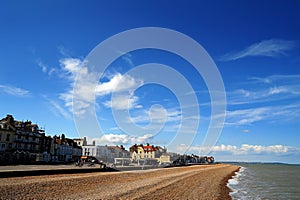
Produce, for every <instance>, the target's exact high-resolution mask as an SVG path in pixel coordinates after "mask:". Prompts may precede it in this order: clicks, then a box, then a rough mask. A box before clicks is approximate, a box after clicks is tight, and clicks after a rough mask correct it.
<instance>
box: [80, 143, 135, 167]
mask: <svg viewBox="0 0 300 200" xmlns="http://www.w3.org/2000/svg"><path fill="white" fill-rule="evenodd" d="M82 155H83V156H93V157H95V158H97V159H98V160H102V161H103V162H110V163H112V162H114V159H115V158H129V157H130V153H129V152H128V151H126V150H125V149H124V148H123V147H122V146H121V147H119V146H95V145H87V146H82Z"/></svg>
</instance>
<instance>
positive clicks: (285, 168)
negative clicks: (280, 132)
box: [227, 163, 300, 200]
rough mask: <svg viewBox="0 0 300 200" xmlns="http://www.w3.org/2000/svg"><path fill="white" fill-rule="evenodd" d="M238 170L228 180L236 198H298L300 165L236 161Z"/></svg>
mask: <svg viewBox="0 0 300 200" xmlns="http://www.w3.org/2000/svg"><path fill="white" fill-rule="evenodd" d="M236 165H239V166H241V168H240V170H239V172H236V174H235V176H233V177H232V179H230V180H229V181H228V185H227V186H228V187H229V188H230V189H231V191H232V192H231V193H230V196H231V197H232V199H233V200H236V199H251V200H252V199H284V200H286V199H300V165H292V164H278V163H272V164H271V163H238V164H236Z"/></svg>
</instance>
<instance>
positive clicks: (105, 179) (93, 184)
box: [0, 164, 239, 199]
mask: <svg viewBox="0 0 300 200" xmlns="http://www.w3.org/2000/svg"><path fill="white" fill-rule="evenodd" d="M238 169H239V167H238V166H234V165H227V164H216V165H195V166H188V167H176V168H164V169H154V170H140V171H130V172H99V173H85V174H67V175H64V174H60V175H45V176H28V177H17V178H0V193H1V197H0V199H138V198H141V199H230V196H229V189H228V188H227V187H226V184H227V180H228V178H230V177H231V176H232V175H233V174H234V172H235V171H237V170H238Z"/></svg>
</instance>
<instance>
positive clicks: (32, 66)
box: [0, 1, 300, 163]
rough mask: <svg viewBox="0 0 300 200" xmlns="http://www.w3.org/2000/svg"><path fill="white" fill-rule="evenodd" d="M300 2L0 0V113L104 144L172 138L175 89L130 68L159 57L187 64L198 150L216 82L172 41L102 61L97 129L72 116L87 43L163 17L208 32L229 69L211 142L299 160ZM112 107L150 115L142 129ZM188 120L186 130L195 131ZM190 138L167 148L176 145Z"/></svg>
mask: <svg viewBox="0 0 300 200" xmlns="http://www.w3.org/2000/svg"><path fill="white" fill-rule="evenodd" d="M299 9H300V3H299V2H298V1H228V2H222V1H211V2H205V1H190V2H188V3H187V2H184V1H157V2H155V1H128V2H123V1H110V2H109V3H108V2H104V1H43V2H40V1H26V2H25V1H24V2H20V1H7V2H1V6H0V26H1V29H0V36H1V37H0V61H1V73H0V99H1V104H0V115H1V116H2V117H5V116H6V114H8V113H9V114H13V115H14V116H15V118H16V119H19V120H27V119H29V120H31V121H33V122H34V123H38V125H39V126H40V127H44V128H45V129H46V132H47V133H48V134H51V135H54V134H61V133H65V134H66V135H67V136H68V137H79V136H84V135H87V136H91V137H92V135H93V136H94V134H98V135H97V136H96V141H97V143H98V144H100V145H101V144H103V145H104V144H112V145H113V144H123V145H125V146H129V145H130V144H132V143H142V142H146V141H148V142H152V143H155V144H160V145H166V146H168V144H169V143H170V141H171V140H172V139H173V138H174V137H175V135H176V134H177V131H178V128H180V125H181V124H182V123H181V120H182V113H181V111H182V109H183V108H182V107H181V106H182V105H180V102H179V101H178V99H177V97H176V94H174V93H173V92H172V91H170V90H169V88H166V87H163V86H161V85H159V84H148V85H145V84H144V83H145V81H146V80H145V78H143V77H142V76H140V77H139V76H133V75H130V74H126V73H127V72H128V71H130V70H133V69H135V68H136V66H138V65H142V64H146V63H154V62H155V63H161V64H164V65H167V66H170V67H172V68H174V69H176V70H177V71H178V72H179V73H180V74H181V75H183V76H184V77H185V78H186V79H187V80H188V81H189V83H190V84H191V86H192V88H193V94H195V95H196V96H197V99H198V105H197V108H198V109H199V110H200V115H199V116H193V115H190V116H189V117H190V118H191V119H190V120H189V122H188V123H193V122H197V120H199V119H200V124H199V129H197V131H196V132H195V133H196V137H195V138H194V139H195V140H194V142H193V144H192V145H191V146H190V148H189V152H190V153H196V154H197V153H199V152H200V150H203V148H205V147H203V146H202V142H203V139H204V137H205V134H206V132H207V130H208V124H209V121H210V119H211V106H210V93H209V91H208V88H207V86H206V84H205V81H204V80H203V77H201V76H200V75H199V74H197V73H196V71H195V69H193V66H192V65H191V64H190V63H189V62H187V61H186V60H184V59H182V58H180V57H178V56H176V55H174V54H172V53H169V52H165V51H161V50H155V49H144V50H137V51H133V52H130V53H127V54H124V55H122V56H120V57H119V58H118V59H116V60H115V61H114V62H113V63H112V64H111V65H110V66H109V67H108V68H107V70H106V71H105V73H104V74H103V77H102V78H101V79H100V78H99V84H98V85H97V87H96V88H95V90H94V89H93V91H94V92H95V94H96V103H95V110H96V115H97V120H98V122H99V126H100V127H101V129H102V134H99V133H96V132H97V131H96V130H94V129H88V128H87V129H86V133H82V132H80V133H78V132H77V129H76V125H75V123H74V120H73V111H74V110H72V95H73V94H74V93H73V86H74V83H75V80H76V77H77V75H78V71H79V70H80V69H81V68H82V65H81V64H82V63H83V60H84V59H85V58H86V57H87V56H88V54H89V53H90V52H91V51H92V50H93V49H94V48H95V47H96V46H97V45H98V44H99V43H100V42H102V41H104V40H106V39H107V38H109V37H111V36H113V35H115V34H118V33H120V32H122V31H126V30H130V29H134V28H140V27H162V28H168V29H172V30H176V31H178V32H181V33H183V34H185V35H187V36H189V37H191V38H193V39H194V40H195V41H197V42H198V43H199V44H201V45H202V46H203V48H204V49H205V50H206V51H207V53H208V54H209V55H210V56H211V58H212V59H213V60H214V62H215V64H216V66H217V68H218V70H219V72H220V75H221V77H222V79H223V83H224V87H225V91H226V97H227V108H226V119H225V123H224V127H223V130H222V133H221V135H220V137H219V139H218V141H217V142H216V145H215V146H214V147H213V151H212V152H211V154H212V155H214V156H215V157H216V158H217V160H237V161H280V162H289V163H300V143H299V141H300V136H299V132H300V125H299V124H300V114H299V113H300V98H299V97H300V69H299V64H300V58H299V55H300V54H299V52H300V41H299V35H300V21H299V18H300V14H299V12H298V11H299ZM178 45H181V44H178ZM116 51H118V49H116ZM120 51H121V50H120ZM103 56H105V55H103ZM100 57H101V56H100ZM156 75H157V77H165V78H166V79H168V77H169V76H168V74H161V73H160V72H157V73H156ZM118 84H119V87H116V85H118ZM83 86H87V85H83ZM83 86H82V88H84V87H83ZM89 89H91V88H88V89H87V90H89ZM83 90H84V89H83ZM184 92H185V95H189V94H191V93H189V92H190V91H184ZM84 93H85V91H82V93H81V94H84ZM112 94H116V99H115V101H114V103H111V96H112ZM122 95H127V97H128V101H125V102H124V98H125V97H124V96H122ZM118 97H119V98H118ZM86 98H87V97H86ZM153 105H154V106H153ZM185 106H187V107H188V106H191V107H192V106H195V105H185ZM162 107H163V108H164V109H162ZM112 108H113V109H115V110H116V111H123V110H126V111H128V112H129V114H130V117H131V118H130V122H129V121H126V120H125V119H124V121H123V122H122V123H124V124H126V123H134V124H137V125H138V126H140V127H146V128H145V129H144V132H143V131H140V132H138V133H137V132H135V133H128V131H129V132H130V129H129V130H124V129H126V127H125V126H123V127H120V126H118V125H117V124H116V122H115V118H116V117H115V116H114V115H113V114H112ZM82 109H84V106H83V107H82ZM192 110H195V107H194V108H193V109H192ZM150 117H152V121H151V120H150ZM164 117H165V118H164ZM195 120H196V121H195ZM124 124H123V125H124ZM149 124H150V125H151V126H148V127H147V125H149ZM162 125H163V126H162ZM161 126H162V127H161ZM187 126H189V124H188V125H187ZM128 127H130V126H129V125H128ZM160 128H162V129H160ZM158 130H159V131H158ZM189 131H190V130H189V129H184V130H182V132H183V133H184V134H186V137H193V136H191V135H193V133H192V134H191V133H189ZM91 137H90V139H92V138H91ZM187 145H188V146H189V144H186V143H184V142H183V143H182V144H181V145H178V146H176V147H172V148H174V149H177V150H178V151H180V149H185V148H186V146H187ZM170 148H171V147H170Z"/></svg>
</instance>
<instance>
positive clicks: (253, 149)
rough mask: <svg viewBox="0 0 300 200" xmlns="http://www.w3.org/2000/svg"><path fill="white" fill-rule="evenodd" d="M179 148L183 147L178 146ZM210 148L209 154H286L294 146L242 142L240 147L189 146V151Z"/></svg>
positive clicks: (222, 145)
mask: <svg viewBox="0 0 300 200" xmlns="http://www.w3.org/2000/svg"><path fill="white" fill-rule="evenodd" d="M179 148H183V146H180V147H179ZM207 150H211V154H216V153H218V152H220V153H230V154H233V155H247V154H287V153H290V152H292V151H294V147H287V146H284V145H281V144H276V145H270V146H263V145H251V144H242V145H241V146H240V147H238V146H235V145H224V144H221V145H219V146H213V147H212V148H208V147H201V146H192V147H190V148H189V152H194V153H196V152H201V151H204V152H206V151H207Z"/></svg>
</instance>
